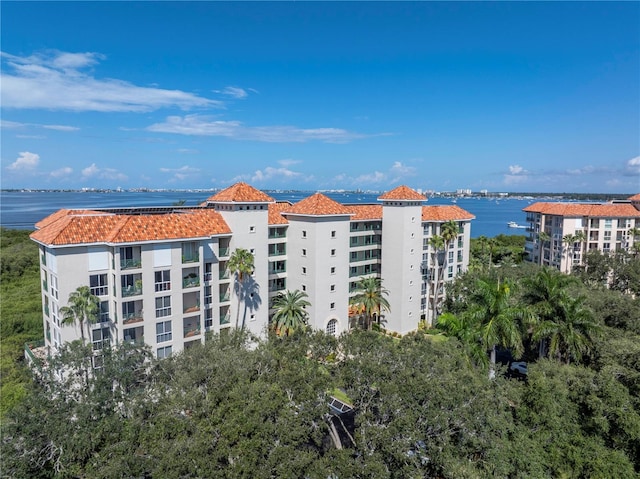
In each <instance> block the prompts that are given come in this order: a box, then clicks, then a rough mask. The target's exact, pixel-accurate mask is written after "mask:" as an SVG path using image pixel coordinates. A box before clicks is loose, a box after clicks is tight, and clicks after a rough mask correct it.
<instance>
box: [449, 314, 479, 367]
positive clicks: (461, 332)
mask: <svg viewBox="0 0 640 479" xmlns="http://www.w3.org/2000/svg"><path fill="white" fill-rule="evenodd" d="M437 327H438V329H441V330H443V331H444V332H445V333H446V334H447V335H448V336H453V337H455V338H457V339H458V340H459V341H460V342H461V343H462V345H463V347H464V349H465V351H466V353H467V356H468V358H469V359H470V360H472V361H473V362H474V363H476V364H480V365H482V366H485V367H486V366H487V363H488V358H487V352H486V350H485V348H484V347H483V345H482V341H481V330H480V328H478V324H477V323H475V322H474V321H473V319H472V318H471V317H470V316H469V315H467V314H459V315H455V314H453V313H450V312H446V313H443V314H441V315H440V316H438V323H437Z"/></svg>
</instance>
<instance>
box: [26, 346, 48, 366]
mask: <svg viewBox="0 0 640 479" xmlns="http://www.w3.org/2000/svg"><path fill="white" fill-rule="evenodd" d="M24 353H25V357H27V358H28V359H29V360H30V361H31V362H32V363H33V364H35V365H36V366H38V367H39V366H41V365H42V360H44V358H45V342H44V339H41V340H40V341H29V342H28V343H24Z"/></svg>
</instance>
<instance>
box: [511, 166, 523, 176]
mask: <svg viewBox="0 0 640 479" xmlns="http://www.w3.org/2000/svg"><path fill="white" fill-rule="evenodd" d="M524 171H525V170H524V168H522V166H520V165H511V166H509V173H510V174H512V175H519V174H521V173H524Z"/></svg>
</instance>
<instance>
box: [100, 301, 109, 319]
mask: <svg viewBox="0 0 640 479" xmlns="http://www.w3.org/2000/svg"><path fill="white" fill-rule="evenodd" d="M107 321H109V301H102V302H100V322H101V323H106V322H107Z"/></svg>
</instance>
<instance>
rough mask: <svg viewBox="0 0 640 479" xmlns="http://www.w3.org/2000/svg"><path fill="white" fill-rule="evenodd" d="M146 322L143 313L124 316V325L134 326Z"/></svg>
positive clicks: (137, 312) (138, 312)
mask: <svg viewBox="0 0 640 479" xmlns="http://www.w3.org/2000/svg"><path fill="white" fill-rule="evenodd" d="M143 320H144V316H143V314H142V311H136V312H134V313H127V314H123V315H122V324H134V323H139V322H141V321H143Z"/></svg>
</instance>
